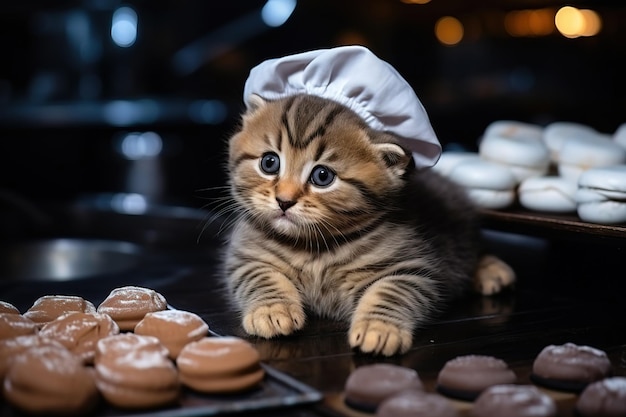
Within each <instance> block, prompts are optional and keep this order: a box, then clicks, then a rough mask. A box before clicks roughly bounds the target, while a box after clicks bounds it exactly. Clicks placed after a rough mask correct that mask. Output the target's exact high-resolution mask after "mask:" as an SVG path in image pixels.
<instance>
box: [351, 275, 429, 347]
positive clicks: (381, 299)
mask: <svg viewBox="0 0 626 417" xmlns="http://www.w3.org/2000/svg"><path fill="white" fill-rule="evenodd" d="M420 287H421V288H420ZM422 291H424V292H422ZM433 291H435V289H434V288H428V283H427V282H424V283H423V284H422V285H421V286H416V285H415V277H414V276H411V277H409V278H407V277H404V278H403V277H401V276H393V277H391V276H390V277H385V278H382V279H380V280H378V281H376V282H375V283H374V284H372V285H371V286H370V287H369V288H368V289H367V291H366V292H365V293H364V294H363V296H362V298H361V299H360V300H359V303H358V305H357V308H356V310H355V313H354V316H353V317H352V323H351V326H350V331H349V335H348V341H349V343H350V346H351V347H353V348H359V349H360V350H361V351H362V352H365V353H375V354H382V355H385V356H392V355H395V354H397V353H404V352H406V351H407V350H409V348H410V347H411V345H412V343H413V329H415V327H417V326H418V325H419V323H420V322H421V321H423V320H424V319H425V317H426V316H427V314H428V310H429V307H428V304H429V303H430V302H434V300H430V301H429V300H428V298H427V297H425V296H424V293H426V292H427V293H432V292H433Z"/></svg>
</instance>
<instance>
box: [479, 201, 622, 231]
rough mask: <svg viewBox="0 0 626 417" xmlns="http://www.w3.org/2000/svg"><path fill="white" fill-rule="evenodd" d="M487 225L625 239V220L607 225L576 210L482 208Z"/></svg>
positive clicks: (497, 228) (485, 224) (519, 229)
mask: <svg viewBox="0 0 626 417" xmlns="http://www.w3.org/2000/svg"><path fill="white" fill-rule="evenodd" d="M482 215H483V225H484V227H485V228H488V229H494V230H501V231H509V232H513V233H522V234H532V235H540V236H543V237H563V236H566V237H567V236H572V235H573V236H575V237H577V238H597V239H624V238H626V224H618V225H606V224H595V223H588V222H584V221H582V220H581V219H580V218H579V217H578V216H576V214H552V213H540V212H531V211H528V210H524V209H522V208H519V207H515V208H511V209H507V210H488V209H483V210H482Z"/></svg>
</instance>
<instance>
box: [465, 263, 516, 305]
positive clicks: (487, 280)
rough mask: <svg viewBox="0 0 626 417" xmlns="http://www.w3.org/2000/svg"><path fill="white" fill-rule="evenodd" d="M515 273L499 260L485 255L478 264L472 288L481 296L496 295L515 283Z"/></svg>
mask: <svg viewBox="0 0 626 417" xmlns="http://www.w3.org/2000/svg"><path fill="white" fill-rule="evenodd" d="M515 279H516V278H515V271H513V269H512V268H511V267H510V266H509V265H507V264H506V263H505V262H504V261H502V260H501V259H499V258H497V257H495V256H493V255H485V256H483V257H482V258H481V260H480V262H479V263H478V268H477V270H476V275H475V276H474V288H475V289H476V291H477V292H479V293H481V294H482V295H492V294H497V293H499V292H500V291H502V290H503V289H504V288H505V287H509V286H511V285H513V284H514V283H515Z"/></svg>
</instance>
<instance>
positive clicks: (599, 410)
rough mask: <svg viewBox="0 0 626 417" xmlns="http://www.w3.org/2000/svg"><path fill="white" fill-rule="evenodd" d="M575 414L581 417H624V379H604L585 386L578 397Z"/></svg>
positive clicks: (625, 391)
mask: <svg viewBox="0 0 626 417" xmlns="http://www.w3.org/2000/svg"><path fill="white" fill-rule="evenodd" d="M576 412H578V414H579V415H581V416H583V417H624V416H626V377H612V378H605V379H603V380H600V381H596V382H593V383H591V384H589V385H587V387H586V388H585V389H584V390H583V392H582V393H581V394H580V397H578V401H577V402H576Z"/></svg>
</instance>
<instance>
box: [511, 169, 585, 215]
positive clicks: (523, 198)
mask: <svg viewBox="0 0 626 417" xmlns="http://www.w3.org/2000/svg"><path fill="white" fill-rule="evenodd" d="M577 190H578V184H577V183H576V182H575V181H571V180H568V179H566V178H563V177H557V176H547V177H532V178H527V179H525V180H524V181H522V182H521V184H520V185H519V187H518V189H517V194H518V197H519V202H520V204H521V205H522V206H523V207H525V208H527V209H529V210H533V211H540V212H546V213H573V212H576V207H577V203H576V191H577Z"/></svg>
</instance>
